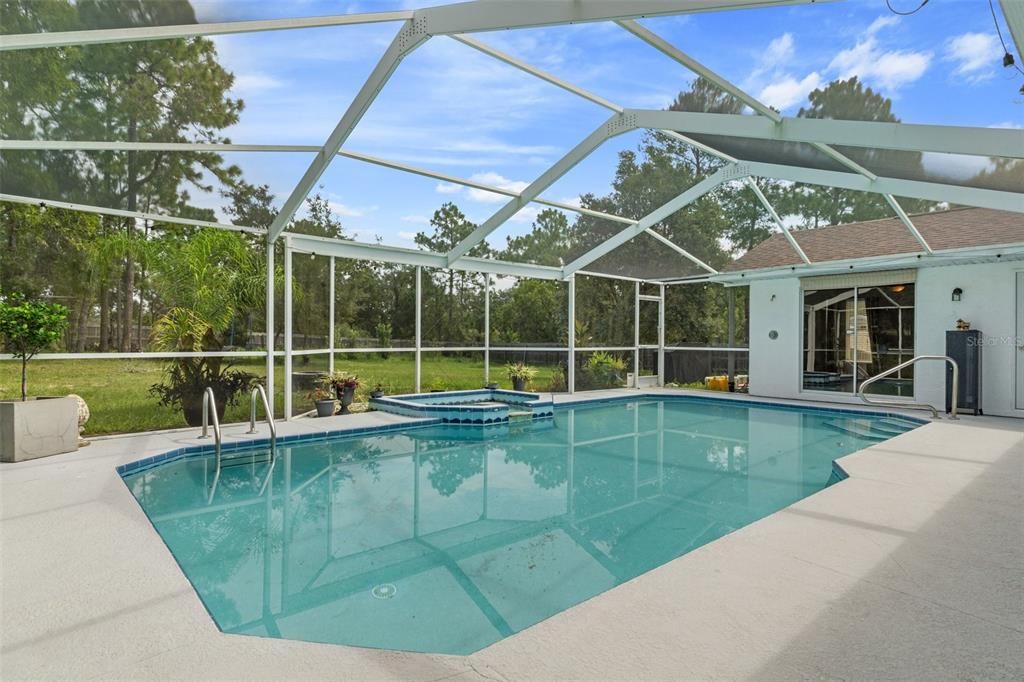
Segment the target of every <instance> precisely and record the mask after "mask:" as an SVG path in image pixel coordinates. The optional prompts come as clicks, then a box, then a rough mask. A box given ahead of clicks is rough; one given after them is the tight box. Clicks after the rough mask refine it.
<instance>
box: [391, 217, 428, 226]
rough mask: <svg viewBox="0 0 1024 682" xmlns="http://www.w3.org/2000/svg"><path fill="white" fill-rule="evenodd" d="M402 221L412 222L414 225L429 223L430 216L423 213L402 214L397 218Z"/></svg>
mask: <svg viewBox="0 0 1024 682" xmlns="http://www.w3.org/2000/svg"><path fill="white" fill-rule="evenodd" d="M399 220H401V221H402V222H403V223H413V224H414V225H429V224H430V218H428V217H427V216H425V215H404V216H402V217H401V218H399Z"/></svg>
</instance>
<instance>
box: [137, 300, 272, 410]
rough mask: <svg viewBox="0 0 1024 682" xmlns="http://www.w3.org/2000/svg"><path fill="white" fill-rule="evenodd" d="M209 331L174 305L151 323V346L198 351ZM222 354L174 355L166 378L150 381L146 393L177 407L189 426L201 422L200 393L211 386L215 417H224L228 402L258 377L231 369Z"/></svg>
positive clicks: (248, 387)
mask: <svg viewBox="0 0 1024 682" xmlns="http://www.w3.org/2000/svg"><path fill="white" fill-rule="evenodd" d="M211 334H212V332H211V330H210V327H209V325H208V324H206V323H205V322H204V321H203V320H201V319H199V317H198V316H197V315H196V314H195V313H194V312H192V311H190V310H184V309H181V308H176V309H174V310H172V311H170V312H169V313H167V314H166V315H164V316H163V317H162V318H160V319H159V320H158V321H157V323H156V324H155V325H154V329H153V342H154V346H155V347H156V348H157V349H158V350H161V351H187V352H199V351H201V350H203V348H204V346H205V345H206V343H205V342H204V339H205V340H207V342H208V339H209V337H210V336H211ZM232 367H233V366H232V364H231V363H230V362H227V361H225V360H224V359H223V358H196V357H186V358H176V359H175V360H174V361H173V362H172V363H171V364H169V365H168V366H167V370H166V372H167V377H166V380H165V381H164V382H162V383H159V384H154V385H153V386H152V387H151V388H150V393H151V394H153V395H154V396H156V397H157V398H159V404H160V405H161V406H164V407H174V408H180V409H181V411H182V415H183V416H184V417H185V423H186V424H188V425H189V426H199V425H200V424H202V423H203V393H204V392H205V391H206V387H207V386H209V387H210V388H212V389H213V395H214V396H215V397H216V404H217V419H221V420H222V419H224V411H225V409H226V408H227V406H228V405H235V404H237V403H238V399H239V398H240V397H241V396H242V395H244V394H245V393H246V392H247V391H248V390H249V389H251V388H252V386H253V385H254V384H255V383H256V382H257V381H258V377H256V376H255V375H252V374H249V373H248V372H242V371H238V370H235V369H232Z"/></svg>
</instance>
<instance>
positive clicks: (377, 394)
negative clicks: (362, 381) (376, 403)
mask: <svg viewBox="0 0 1024 682" xmlns="http://www.w3.org/2000/svg"><path fill="white" fill-rule="evenodd" d="M370 397H371V398H383V397H384V391H371V392H370Z"/></svg>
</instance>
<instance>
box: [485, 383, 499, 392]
mask: <svg viewBox="0 0 1024 682" xmlns="http://www.w3.org/2000/svg"><path fill="white" fill-rule="evenodd" d="M484 388H486V389H487V390H488V391H493V390H496V389H497V388H498V382H497V381H488V382H487V383H486V384H484Z"/></svg>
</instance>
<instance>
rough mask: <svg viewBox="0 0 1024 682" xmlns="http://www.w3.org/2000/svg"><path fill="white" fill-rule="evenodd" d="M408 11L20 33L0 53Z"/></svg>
mask: <svg viewBox="0 0 1024 682" xmlns="http://www.w3.org/2000/svg"><path fill="white" fill-rule="evenodd" d="M412 16H413V12H412V10H404V11H398V12H368V13H363V14H340V15H333V16H324V17H295V18H291V19H264V20H259V21H220V22H214V23H206V24H179V25H176V26H139V27H135V28H106V29H95V30H89V31H54V32H51V33H21V34H16V35H6V36H0V51H4V50H26V49H32V48H40V47H61V46H65V45H97V44H102V43H130V42H138V41H147V40H166V39H169V38H190V37H192V36H217V35H229V34H232V33H259V32H262V31H288V30H292V29H300V28H323V27H326V26H354V25H358V24H376V23H381V22H386V21H403V20H408V19H412Z"/></svg>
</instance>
